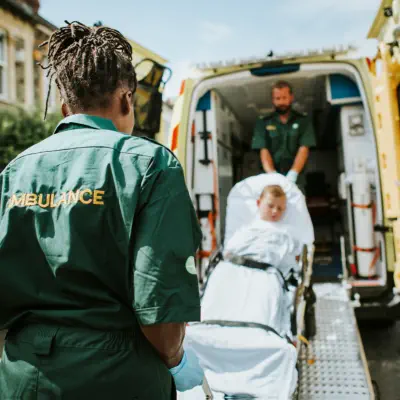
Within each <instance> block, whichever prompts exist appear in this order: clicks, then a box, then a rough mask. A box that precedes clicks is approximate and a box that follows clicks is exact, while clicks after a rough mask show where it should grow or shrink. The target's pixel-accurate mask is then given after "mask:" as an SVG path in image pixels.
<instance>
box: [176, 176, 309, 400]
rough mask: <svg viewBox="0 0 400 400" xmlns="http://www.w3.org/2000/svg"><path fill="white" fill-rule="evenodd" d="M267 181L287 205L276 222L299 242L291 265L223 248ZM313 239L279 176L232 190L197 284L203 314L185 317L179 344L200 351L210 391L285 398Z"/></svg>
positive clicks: (294, 192)
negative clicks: (287, 268)
mask: <svg viewBox="0 0 400 400" xmlns="http://www.w3.org/2000/svg"><path fill="white" fill-rule="evenodd" d="M268 185H280V186H281V187H282V189H283V190H284V191H285V193H286V196H287V210H286V212H285V215H284V217H283V219H282V221H281V222H280V224H281V225H282V226H283V227H284V228H285V229H286V230H289V232H290V233H291V235H293V237H295V238H296V239H297V240H298V241H300V242H301V244H302V247H303V249H304V250H303V253H302V254H301V257H300V260H299V265H298V268H297V272H296V273H293V272H292V273H290V274H282V273H280V272H279V270H277V268H274V266H266V267H265V268H262V266H258V268H257V266H256V267H253V265H252V262H251V260H250V262H247V265H240V262H238V261H237V260H233V262H232V259H226V256H225V255H224V246H225V245H226V244H227V243H228V241H229V240H230V238H231V237H232V235H234V234H235V232H236V231H237V230H238V229H240V228H241V227H242V226H244V225H245V224H248V222H249V221H251V220H252V219H253V218H255V217H256V215H257V203H256V201H257V199H258V198H259V196H260V194H261V192H262V190H263V189H264V187H265V186H268ZM313 242H314V230H313V227H312V223H311V218H310V216H309V214H308V210H307V207H306V202H305V198H304V196H303V194H302V193H301V192H300V190H299V189H298V188H297V186H296V185H294V184H293V183H292V182H290V181H288V180H287V179H286V178H285V177H284V176H282V175H279V174H262V175H258V176H254V177H250V178H247V179H245V180H244V181H241V182H239V183H238V184H236V185H235V186H234V187H233V189H232V190H231V192H230V194H229V196H228V203H227V214H226V229H225V241H224V246H222V248H221V249H220V250H219V252H217V253H216V254H215V255H214V256H213V257H212V258H211V259H210V263H209V266H208V269H207V272H206V279H205V281H204V285H203V286H202V287H201V294H202V322H200V323H191V324H189V326H188V327H187V332H186V338H185V346H186V347H191V348H192V349H193V350H194V351H195V352H196V354H197V355H198V357H199V360H200V363H201V365H202V367H203V368H204V370H205V376H206V380H207V384H208V385H209V387H210V388H211V391H212V393H213V396H214V398H216V399H217V398H265V399H266V398H268V399H277V400H281V399H282V400H283V399H284V400H287V399H289V398H291V397H292V396H294V395H295V393H296V389H297V387H298V368H297V366H298V358H299V350H300V343H301V341H299V338H303V337H304V336H305V335H307V329H306V326H305V316H306V314H307V308H312V307H313V305H312V303H310V301H309V299H310V298H312V296H310V295H309V293H310V291H311V284H310V277H311V266H312V252H313ZM243 264H246V262H243ZM249 266H250V267H249ZM308 331H309V332H308V333H310V332H311V333H312V329H308ZM308 336H310V335H308ZM304 341H305V339H304ZM197 396H200V397H197ZM221 396H222V397H221ZM235 396H236V397H235ZM178 398H180V399H195V398H204V393H203V390H202V388H197V389H195V390H194V391H191V393H182V394H180V396H179V397H178Z"/></svg>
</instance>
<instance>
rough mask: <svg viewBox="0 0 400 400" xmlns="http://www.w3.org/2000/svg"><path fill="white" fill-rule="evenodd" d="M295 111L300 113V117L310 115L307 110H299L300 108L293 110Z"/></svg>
mask: <svg viewBox="0 0 400 400" xmlns="http://www.w3.org/2000/svg"><path fill="white" fill-rule="evenodd" d="M293 111H294V112H295V113H297V114H298V115H299V117H308V113H307V112H306V111H299V110H293Z"/></svg>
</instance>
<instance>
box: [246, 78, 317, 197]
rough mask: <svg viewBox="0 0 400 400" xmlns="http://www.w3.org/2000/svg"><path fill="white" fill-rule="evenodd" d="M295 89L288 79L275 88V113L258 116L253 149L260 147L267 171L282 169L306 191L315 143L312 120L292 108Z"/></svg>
mask: <svg viewBox="0 0 400 400" xmlns="http://www.w3.org/2000/svg"><path fill="white" fill-rule="evenodd" d="M293 100H294V95H293V90H292V87H291V86H290V84H289V83H288V82H286V81H279V82H277V83H275V84H274V86H273V87H272V104H273V106H274V108H275V112H273V113H271V114H269V115H266V116H263V117H260V118H258V120H257V122H256V126H255V129H254V134H253V142H252V148H253V149H254V150H260V159H261V164H262V167H263V170H264V171H265V172H267V173H270V172H278V173H281V174H283V175H286V176H287V178H288V179H290V180H291V181H292V182H295V183H297V185H298V186H299V188H300V189H301V190H303V191H304V186H305V177H304V174H302V172H303V169H304V166H305V165H306V162H307V159H308V155H309V148H310V147H312V146H315V144H316V142H315V134H314V128H313V125H312V122H311V119H310V118H308V117H306V116H305V115H304V114H301V113H299V112H298V111H296V110H294V109H293V108H292V103H293Z"/></svg>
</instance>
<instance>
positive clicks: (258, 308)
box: [202, 185, 301, 336]
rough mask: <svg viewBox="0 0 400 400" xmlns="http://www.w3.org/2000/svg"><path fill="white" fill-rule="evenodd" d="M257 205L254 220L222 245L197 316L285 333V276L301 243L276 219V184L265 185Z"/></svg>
mask: <svg viewBox="0 0 400 400" xmlns="http://www.w3.org/2000/svg"><path fill="white" fill-rule="evenodd" d="M257 204H258V215H257V216H256V218H255V219H254V220H253V221H252V222H250V223H249V224H248V225H246V226H244V227H242V228H241V229H239V230H238V231H237V232H235V234H234V235H233V236H232V237H231V238H230V239H229V240H228V241H227V242H226V244H225V249H224V252H223V255H224V261H222V262H220V263H219V264H218V266H217V267H216V268H215V271H214V272H213V273H212V275H211V276H210V279H209V282H208V284H207V288H206V291H205V294H204V297H203V300H202V320H228V321H241V322H252V323H258V324H263V325H267V326H269V327H271V328H273V329H275V330H276V331H277V332H278V333H280V334H282V335H283V336H291V326H290V306H291V303H292V296H291V293H289V289H288V284H287V278H288V277H289V275H290V274H291V272H293V271H296V270H297V269H298V264H297V262H296V256H297V255H298V254H299V253H300V252H301V245H300V243H299V242H298V241H297V240H296V239H295V238H293V237H292V235H291V234H290V232H289V231H288V229H287V228H288V227H287V226H286V225H285V224H284V223H282V222H281V220H282V217H283V215H284V213H285V211H286V195H285V192H284V191H283V190H282V188H281V187H280V186H277V185H273V186H266V187H265V188H264V190H263V191H262V193H261V196H260V198H259V199H258V200H257ZM224 282H226V285H227V286H225V285H224ZM224 286H225V287H224Z"/></svg>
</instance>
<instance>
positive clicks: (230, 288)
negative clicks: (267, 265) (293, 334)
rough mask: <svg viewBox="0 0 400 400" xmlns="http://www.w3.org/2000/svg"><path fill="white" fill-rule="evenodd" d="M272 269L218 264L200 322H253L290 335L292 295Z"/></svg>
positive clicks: (208, 287)
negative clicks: (263, 269) (264, 269)
mask: <svg viewBox="0 0 400 400" xmlns="http://www.w3.org/2000/svg"><path fill="white" fill-rule="evenodd" d="M282 282H283V280H282V277H281V276H280V275H279V274H278V273H277V272H276V271H275V270H273V269H271V270H267V271H262V270H256V269H252V268H247V267H242V266H238V265H235V264H231V263H230V262H225V261H223V262H220V263H219V264H218V265H217V266H216V267H215V270H214V271H213V272H212V274H211V276H210V278H209V281H208V282H207V287H206V290H205V293H204V296H203V299H202V302H201V320H202V321H204V320H228V321H241V322H256V323H259V324H263V325H268V326H270V327H272V328H273V329H275V330H276V331H278V332H279V333H280V334H282V335H290V306H291V301H292V296H291V293H288V292H287V291H286V290H285V289H284V288H283V285H282Z"/></svg>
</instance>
